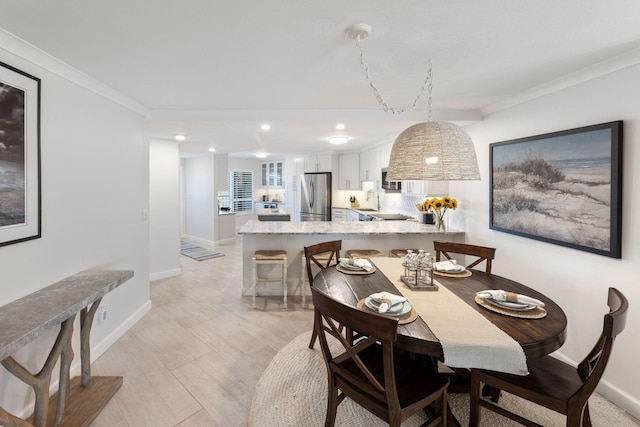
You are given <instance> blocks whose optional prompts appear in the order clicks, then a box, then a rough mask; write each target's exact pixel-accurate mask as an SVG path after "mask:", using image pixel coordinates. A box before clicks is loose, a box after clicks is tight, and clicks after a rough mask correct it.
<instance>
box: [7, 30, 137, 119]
mask: <svg viewBox="0 0 640 427" xmlns="http://www.w3.org/2000/svg"><path fill="white" fill-rule="evenodd" d="M0 46H1V47H0V50H4V51H6V52H8V53H10V54H12V55H15V56H17V57H18V58H20V59H23V60H24V61H27V62H30V63H32V64H33V65H36V66H38V67H42V68H44V69H45V70H47V71H49V72H51V73H53V74H55V75H57V76H59V77H62V78H63V79H66V80H68V81H70V82H71V83H74V84H76V85H78V86H81V87H83V88H85V89H87V90H89V91H91V92H93V93H95V94H97V95H99V96H101V97H103V98H106V99H108V100H110V101H112V102H114V103H116V104H118V105H121V106H122V107H124V108H126V109H128V110H131V111H133V112H135V113H138V114H140V115H143V116H144V115H145V114H146V113H147V111H148V110H149V109H148V108H147V107H145V106H144V105H142V104H140V103H138V102H137V101H134V100H133V99H131V98H129V97H127V96H125V95H123V94H122V93H120V92H118V91H116V90H114V89H112V88H111V87H109V86H107V85H105V84H104V83H101V82H100V81H98V80H96V79H94V78H93V77H90V76H88V75H87V74H85V73H83V72H81V71H79V70H77V69H75V68H73V67H72V66H70V65H69V64H67V63H65V62H63V61H61V60H59V59H58V58H56V57H54V56H53V55H50V54H48V53H47V52H45V51H43V50H42V49H40V48H38V47H36V46H34V45H32V44H30V43H28V42H27V41H25V40H22V39H21V38H19V37H17V36H15V35H14V34H12V33H10V32H8V31H6V30H5V29H3V28H0Z"/></svg>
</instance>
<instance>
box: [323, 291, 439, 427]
mask: <svg viewBox="0 0 640 427" xmlns="http://www.w3.org/2000/svg"><path fill="white" fill-rule="evenodd" d="M311 293H312V296H313V305H314V307H315V313H314V314H315V325H316V328H317V330H318V335H319V338H320V346H321V348H322V354H323V356H324V360H325V364H326V367H327V377H328V385H329V391H328V402H327V416H326V420H325V426H327V427H331V426H333V425H334V424H335V421H336V412H337V410H338V405H339V404H340V402H342V400H343V399H344V398H345V397H349V398H350V399H352V400H353V401H355V402H356V403H358V404H359V405H360V406H362V407H363V408H364V409H366V410H368V411H369V412H371V413H373V414H374V415H376V416H377V417H379V418H381V419H382V420H384V421H386V422H388V423H389V425H390V426H400V425H401V423H402V422H403V421H404V420H406V419H407V418H408V417H410V416H411V415H413V414H415V413H417V412H420V411H422V410H423V409H425V408H426V407H428V406H430V405H431V406H433V408H432V409H433V410H434V413H433V415H432V416H431V417H430V419H429V420H428V422H427V423H425V424H423V426H436V425H443V426H444V425H446V422H447V387H448V385H449V381H448V380H447V379H446V378H445V377H443V376H441V375H439V374H438V373H437V372H436V369H435V368H434V367H433V365H432V364H431V363H427V362H425V359H423V358H421V357H412V356H415V355H411V354H410V353H407V352H399V351H396V350H395V349H394V343H395V341H396V333H397V328H398V321H397V319H394V318H392V317H388V316H383V315H379V314H376V313H373V312H371V313H368V312H365V311H362V310H359V309H357V308H354V307H351V306H348V305H344V304H342V303H340V302H338V301H336V300H334V299H333V298H331V297H329V296H327V295H325V294H324V293H322V292H321V291H319V290H317V289H315V288H311ZM341 325H342V326H346V327H347V328H345V330H346V329H355V330H358V331H361V332H362V333H363V334H365V335H366V336H367V337H366V338H364V339H361V340H360V341H358V342H356V343H353V342H351V340H349V337H348V336H345V335H344V334H343V333H341V331H342V329H341ZM329 337H332V338H337V339H338V341H339V345H338V346H333V347H332V348H330V347H329ZM332 341H333V340H332Z"/></svg>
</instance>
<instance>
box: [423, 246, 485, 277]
mask: <svg viewBox="0 0 640 427" xmlns="http://www.w3.org/2000/svg"><path fill="white" fill-rule="evenodd" d="M433 249H434V250H435V252H436V261H440V260H441V259H442V256H443V255H444V257H445V258H446V259H453V257H452V256H451V255H450V254H460V255H470V256H475V257H477V258H476V259H475V260H474V261H473V262H471V263H470V264H469V265H467V268H474V267H475V266H477V265H478V264H480V263H481V262H482V261H485V262H486V266H485V271H486V272H487V273H491V262H492V261H493V259H494V258H495V255H496V248H490V247H486V246H477V245H469V244H466V243H454V242H438V241H434V242H433Z"/></svg>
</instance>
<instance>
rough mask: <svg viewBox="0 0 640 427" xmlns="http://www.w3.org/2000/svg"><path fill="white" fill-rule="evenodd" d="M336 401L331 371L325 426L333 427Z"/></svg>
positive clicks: (336, 390) (336, 392)
mask: <svg viewBox="0 0 640 427" xmlns="http://www.w3.org/2000/svg"><path fill="white" fill-rule="evenodd" d="M314 332H315V330H314ZM338 403H339V401H338V389H337V388H336V386H335V384H334V382H333V377H332V376H331V373H329V393H328V396H327V417H326V419H325V422H324V425H325V427H333V426H334V425H335V423H336V412H338Z"/></svg>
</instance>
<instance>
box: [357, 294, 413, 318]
mask: <svg viewBox="0 0 640 427" xmlns="http://www.w3.org/2000/svg"><path fill="white" fill-rule="evenodd" d="M364 304H365V305H366V306H367V307H369V308H370V309H371V310H373V311H375V312H378V308H379V307H380V303H379V302H378V301H375V300H373V299H371V297H366V298H365V299H364ZM410 311H411V304H409V302H408V301H405V302H399V303H397V304H394V305H392V306H391V308H390V309H389V310H387V311H386V312H385V313H378V314H384V315H387V316H404V315H405V314H407V313H409V312H410Z"/></svg>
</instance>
